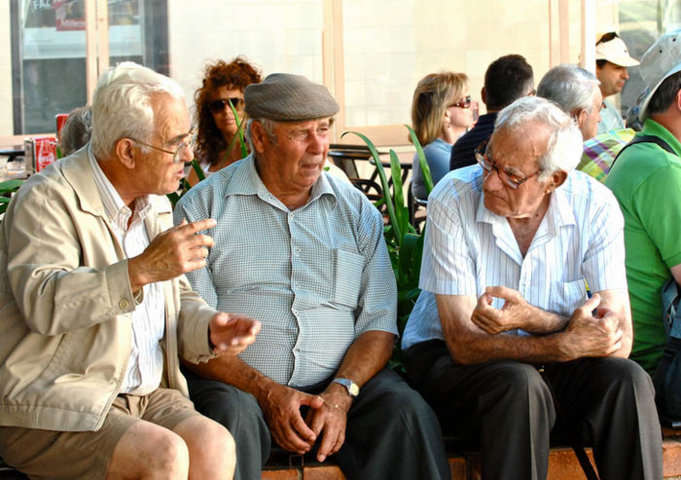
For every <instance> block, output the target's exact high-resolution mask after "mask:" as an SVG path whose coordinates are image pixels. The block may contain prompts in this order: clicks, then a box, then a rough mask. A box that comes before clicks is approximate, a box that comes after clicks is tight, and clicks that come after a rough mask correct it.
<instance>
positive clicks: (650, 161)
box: [605, 119, 681, 372]
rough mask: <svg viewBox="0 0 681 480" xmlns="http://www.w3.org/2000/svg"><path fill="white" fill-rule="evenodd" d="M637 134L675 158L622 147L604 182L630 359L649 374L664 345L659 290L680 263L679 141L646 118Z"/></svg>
mask: <svg viewBox="0 0 681 480" xmlns="http://www.w3.org/2000/svg"><path fill="white" fill-rule="evenodd" d="M640 135H655V136H657V137H660V138H661V139H663V140H664V141H665V142H667V143H668V144H669V145H670V146H671V147H672V149H673V150H674V151H675V152H676V155H672V154H671V153H668V152H666V151H665V150H664V149H662V148H661V147H659V146H658V145H656V144H654V143H640V144H637V145H634V146H632V147H629V148H627V149H626V150H625V151H624V153H622V155H620V157H619V158H618V159H617V162H615V166H614V167H613V168H612V170H610V175H609V176H608V178H607V180H606V181H605V184H606V185H607V186H608V187H610V188H611V189H612V191H613V193H614V194H615V197H617V200H618V201H619V203H620V207H621V208H622V213H623V215H624V221H625V226H624V242H625V248H626V265H627V282H628V284H629V298H630V300H631V309H632V315H633V321H634V346H633V351H632V354H631V358H632V359H633V360H635V361H637V362H638V363H640V364H641V366H643V368H645V369H646V370H648V371H649V372H653V371H654V370H655V367H656V366H657V362H658V361H659V360H660V358H661V357H662V350H663V348H664V344H665V342H666V337H665V331H664V326H663V325H662V318H661V317H662V302H661V300H660V290H661V288H662V285H664V283H665V282H666V281H667V280H668V279H669V278H671V272H670V271H669V269H670V268H671V267H673V266H675V265H678V264H680V263H681V159H680V158H679V157H678V156H677V155H681V143H679V141H678V140H677V139H676V138H675V137H674V136H673V135H672V134H671V133H670V132H669V131H668V130H667V129H666V128H664V127H663V126H662V125H660V124H659V123H657V122H655V121H653V120H651V119H647V120H646V121H645V124H644V128H643V131H642V132H641V133H640V134H638V135H637V136H640Z"/></svg>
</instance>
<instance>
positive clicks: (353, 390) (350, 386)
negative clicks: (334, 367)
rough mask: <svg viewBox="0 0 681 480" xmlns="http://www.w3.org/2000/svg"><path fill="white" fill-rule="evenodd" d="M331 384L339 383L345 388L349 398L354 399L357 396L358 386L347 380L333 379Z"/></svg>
mask: <svg viewBox="0 0 681 480" xmlns="http://www.w3.org/2000/svg"><path fill="white" fill-rule="evenodd" d="M332 383H339V384H341V385H343V386H344V387H345V389H346V390H347V391H348V394H350V396H351V397H353V398H355V397H356V396H357V395H359V385H357V384H356V383H355V382H353V381H352V380H350V379H349V378H341V377H338V378H334V379H333V382H332Z"/></svg>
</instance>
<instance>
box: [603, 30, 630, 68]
mask: <svg viewBox="0 0 681 480" xmlns="http://www.w3.org/2000/svg"><path fill="white" fill-rule="evenodd" d="M608 38H609V39H608ZM599 42H600V43H597V44H596V60H607V61H608V62H610V63H614V64H615V65H619V66H620V67H635V66H636V65H638V60H636V59H635V58H632V57H631V56H630V55H629V50H628V49H627V46H626V44H625V43H624V41H623V40H622V39H621V38H620V37H619V36H618V35H617V34H616V33H615V32H609V33H605V34H603V35H601V39H600V40H599Z"/></svg>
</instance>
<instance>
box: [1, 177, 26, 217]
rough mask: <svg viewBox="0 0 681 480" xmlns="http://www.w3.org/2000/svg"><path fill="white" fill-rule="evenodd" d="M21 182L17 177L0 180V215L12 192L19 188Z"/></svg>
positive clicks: (2, 213) (3, 211) (5, 207)
mask: <svg viewBox="0 0 681 480" xmlns="http://www.w3.org/2000/svg"><path fill="white" fill-rule="evenodd" d="M22 183H24V181H23V180H19V179H14V180H6V181H4V182H0V215H4V213H5V211H6V210H7V205H9V201H10V199H11V197H12V193H14V192H16V191H17V190H19V187H21V184H22Z"/></svg>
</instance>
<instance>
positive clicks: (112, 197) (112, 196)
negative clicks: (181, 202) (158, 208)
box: [88, 147, 151, 231]
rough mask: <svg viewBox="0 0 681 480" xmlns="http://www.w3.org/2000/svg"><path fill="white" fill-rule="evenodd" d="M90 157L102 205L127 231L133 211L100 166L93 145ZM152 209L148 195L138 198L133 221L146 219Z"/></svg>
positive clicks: (106, 212)
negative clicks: (93, 151)
mask: <svg viewBox="0 0 681 480" xmlns="http://www.w3.org/2000/svg"><path fill="white" fill-rule="evenodd" d="M88 159H89V160H90V166H91V167H92V171H93V173H94V179H95V184H96V185H97V189H98V190H99V193H100V196H101V197H102V205H103V206H104V212H105V214H106V216H107V217H108V218H109V220H111V222H113V223H114V224H116V225H117V226H118V227H120V228H121V229H122V230H123V231H126V230H127V229H128V220H129V218H130V215H133V212H132V211H131V210H130V208H128V206H127V205H126V204H125V203H124V202H123V199H122V198H121V196H120V195H119V193H118V191H117V190H116V188H115V187H114V186H113V184H112V183H111V181H110V180H109V179H108V178H107V176H106V174H105V173H104V171H103V170H102V168H101V167H100V166H99V162H98V161H97V159H96V158H95V156H94V154H93V153H92V149H91V147H88ZM150 209H151V202H150V199H149V196H148V195H145V196H143V197H140V198H138V199H136V200H135V212H134V215H135V219H134V220H133V223H134V222H135V221H137V220H138V219H139V220H140V221H142V220H144V219H145V218H146V216H147V214H148V213H149V210H150Z"/></svg>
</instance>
